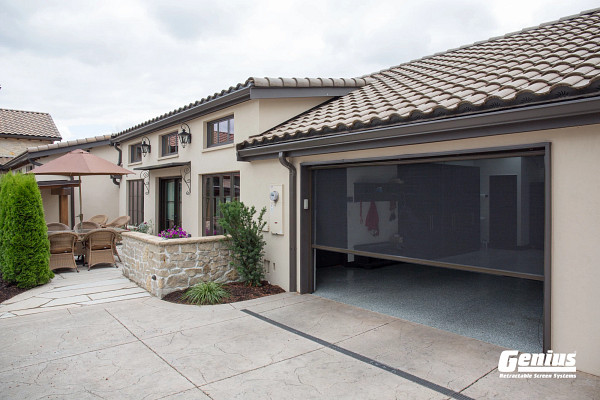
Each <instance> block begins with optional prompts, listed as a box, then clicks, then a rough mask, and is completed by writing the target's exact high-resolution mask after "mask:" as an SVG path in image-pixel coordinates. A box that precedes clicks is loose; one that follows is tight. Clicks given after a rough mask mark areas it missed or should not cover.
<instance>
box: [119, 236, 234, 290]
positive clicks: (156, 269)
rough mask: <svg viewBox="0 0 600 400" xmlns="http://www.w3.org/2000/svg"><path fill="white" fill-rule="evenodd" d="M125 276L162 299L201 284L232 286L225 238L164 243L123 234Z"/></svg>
mask: <svg viewBox="0 0 600 400" xmlns="http://www.w3.org/2000/svg"><path fill="white" fill-rule="evenodd" d="M122 235H123V248H122V250H121V252H120V253H121V258H122V260H123V275H125V276H126V277H127V278H129V279H131V280H132V281H133V282H135V283H137V284H138V285H140V286H141V287H143V288H145V289H146V290H148V292H150V293H152V294H153V295H155V296H157V297H159V298H162V297H163V296H166V295H167V294H169V293H171V292H174V291H176V290H181V289H186V288H188V287H190V286H193V285H195V284H196V283H198V282H200V281H216V282H222V283H226V282H233V281H236V280H237V279H238V275H237V272H236V271H235V270H234V269H233V268H232V267H231V266H230V265H229V262H230V257H229V250H227V248H225V246H224V244H223V243H222V241H223V239H226V237H225V236H209V237H190V238H179V239H163V238H160V237H157V236H152V235H148V234H145V233H140V232H124V233H123V234H122Z"/></svg>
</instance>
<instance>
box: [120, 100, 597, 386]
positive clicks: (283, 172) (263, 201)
mask: <svg viewBox="0 0 600 400" xmlns="http://www.w3.org/2000/svg"><path fill="white" fill-rule="evenodd" d="M320 101H321V100H316V99H288V100H286V99H283V100H282V99H277V100H260V101H259V100H252V101H248V102H245V103H242V104H239V105H237V106H234V107H231V108H229V109H226V110H222V111H219V112H215V113H213V114H210V115H206V116H203V117H201V118H197V119H194V120H192V121H188V122H187V123H188V124H189V126H190V128H191V131H192V136H193V142H192V144H191V145H188V146H187V147H186V148H181V147H180V148H179V153H178V155H177V156H175V157H171V158H163V159H161V158H159V157H158V154H159V136H160V135H162V134H166V133H170V132H175V131H176V130H178V128H179V125H177V126H172V127H169V128H166V129H162V130H160V131H156V132H153V133H152V134H149V135H146V136H147V137H149V138H150V140H151V144H152V152H151V154H149V155H147V156H146V157H144V158H143V159H142V162H141V163H138V164H131V163H129V162H128V158H129V153H128V150H129V148H128V145H130V144H134V143H137V142H139V141H140V139H136V140H130V141H128V142H125V143H123V144H122V145H121V148H122V149H123V155H124V166H125V167H126V168H129V169H132V168H134V167H136V166H142V165H156V164H160V163H168V162H187V161H191V185H192V187H191V194H190V195H186V194H185V191H186V190H187V187H186V185H185V184H184V185H183V192H184V193H183V195H182V214H183V215H182V221H183V227H184V229H186V230H187V231H188V232H190V233H192V235H194V236H196V235H201V233H202V232H201V229H200V227H201V218H202V215H201V214H202V201H201V197H202V193H201V178H202V175H204V174H212V173H223V172H231V171H240V175H241V200H242V201H244V202H245V203H247V204H250V205H254V206H256V207H257V208H262V207H267V209H268V208H269V198H268V194H269V188H270V185H272V184H277V185H283V191H282V193H281V196H282V197H281V199H280V201H281V202H282V203H281V204H283V207H284V216H283V224H284V234H283V235H274V234H272V233H271V232H266V233H265V238H266V240H267V247H266V255H265V259H266V260H267V261H266V262H265V267H266V268H267V279H269V280H270V281H271V282H273V283H275V284H278V285H280V286H281V287H283V288H284V289H286V290H289V242H288V238H289V214H288V212H289V209H288V205H289V198H288V197H287V196H288V193H289V192H288V190H289V186H288V176H289V175H288V170H287V169H286V168H284V167H283V166H282V165H281V164H280V163H279V161H278V160H276V159H272V160H264V161H253V162H238V161H236V154H235V148H234V146H233V145H226V146H222V147H217V148H210V149H209V148H206V146H205V141H204V138H205V137H206V122H208V121H211V120H214V119H218V118H220V117H224V116H228V115H232V114H233V115H234V117H235V123H236V128H235V142H236V143H239V142H240V141H242V140H244V139H246V138H247V137H249V136H251V135H254V134H257V133H260V132H262V131H264V130H266V129H268V128H270V127H272V126H275V125H276V124H278V123H281V122H283V121H285V120H287V119H288V118H290V117H292V116H293V115H295V114H298V113H299V112H302V111H303V110H306V109H308V108H310V107H313V106H314V105H317V104H318V103H319V102H320ZM542 142H549V143H551V188H552V189H551V195H552V212H551V218H552V246H551V247H552V248H551V260H552V264H551V268H552V272H551V273H552V275H551V279H552V296H551V305H552V326H551V334H552V349H553V350H554V351H556V352H573V351H577V367H578V369H579V370H582V371H585V372H589V373H592V374H597V375H600V347H599V346H598V345H597V338H598V337H600V309H599V308H598V307H597V304H598V303H600V290H598V288H599V287H600V268H597V265H598V261H597V260H600V246H598V243H597V242H598V239H599V238H600V209H599V208H598V199H600V183H599V180H598V178H597V176H596V174H597V171H599V170H600V157H599V156H598V155H599V154H600V126H598V125H589V126H581V127H572V128H563V129H555V130H544V131H536V132H527V133H517V134H508V135H497V136H490V137H483V138H475V139H466V140H456V141H448V142H437V143H430V144H422V145H409V146H401V147H389V148H381V149H374V150H364V151H353V152H344V153H333V154H328V155H318V156H307V157H300V158H295V159H292V160H291V161H292V162H293V164H294V165H295V166H296V168H297V169H298V171H300V164H301V163H304V162H315V161H334V160H342V159H345V160H351V159H364V158H377V157H386V156H395V155H404V154H420V153H435V152H447V151H454V150H456V151H459V150H460V151H463V150H468V149H480V148H490V147H503V146H512V145H522V144H532V143H542ZM180 174H181V172H180V168H171V169H160V170H154V171H151V173H150V194H149V195H147V196H145V218H146V219H152V220H153V221H154V222H156V221H157V217H158V210H157V207H156V204H157V199H158V179H159V178H161V177H168V176H180ZM136 178H137V179H139V175H138V176H135V177H134V176H129V177H127V178H126V179H136ZM126 195H127V193H126V185H124V184H122V185H121V188H120V194H119V196H120V197H119V204H120V206H119V207H120V209H119V211H120V214H124V213H126V210H127V209H126V207H127V198H126ZM297 204H298V205H299V206H300V205H301V204H302V199H301V197H300V193H298V198H297ZM299 215H300V207H298V218H299ZM267 218H268V213H267ZM298 220H299V219H298ZM299 229H300V227H298V236H299ZM297 246H298V249H299V246H300V242H299V241H298V243H297ZM299 254H300V252H299V251H298V260H297V263H298V264H299V261H300V260H299V257H300V256H299ZM297 281H298V282H299V281H300V272H299V271H298V279H297Z"/></svg>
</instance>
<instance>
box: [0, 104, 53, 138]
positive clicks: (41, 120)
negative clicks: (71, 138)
mask: <svg viewBox="0 0 600 400" xmlns="http://www.w3.org/2000/svg"><path fill="white" fill-rule="evenodd" d="M0 134H2V135H23V136H34V137H43V138H56V139H58V140H60V139H61V137H60V133H59V132H58V129H56V125H55V124H54V121H53V120H52V117H51V116H50V114H48V113H41V112H34V111H21V110H7V109H4V108H0Z"/></svg>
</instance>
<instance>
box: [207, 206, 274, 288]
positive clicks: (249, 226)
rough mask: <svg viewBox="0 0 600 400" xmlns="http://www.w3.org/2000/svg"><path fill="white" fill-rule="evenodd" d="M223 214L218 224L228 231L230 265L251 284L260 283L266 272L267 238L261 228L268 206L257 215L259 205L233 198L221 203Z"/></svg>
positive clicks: (220, 209) (220, 208) (257, 284)
mask: <svg viewBox="0 0 600 400" xmlns="http://www.w3.org/2000/svg"><path fill="white" fill-rule="evenodd" d="M219 211H220V215H221V216H220V217H219V221H218V224H219V225H220V226H222V227H223V229H224V230H225V232H226V233H227V235H229V236H230V239H229V240H226V241H225V243H226V246H227V247H228V248H229V250H230V251H231V265H232V266H233V267H235V268H236V270H237V272H238V274H239V275H240V279H241V280H242V282H245V283H246V284H247V285H249V286H260V282H261V281H262V280H263V278H264V276H265V272H264V269H263V264H262V259H263V256H264V254H265V253H264V248H265V244H266V242H265V239H264V238H263V234H262V230H263V228H264V227H265V224H266V221H263V217H264V215H265V212H267V209H266V208H263V209H262V210H261V211H260V213H259V214H258V219H254V214H256V209H255V208H254V206H252V207H247V206H246V205H244V203H242V202H239V201H233V202H231V203H223V204H221V205H220V206H219Z"/></svg>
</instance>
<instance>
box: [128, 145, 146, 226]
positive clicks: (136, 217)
mask: <svg viewBox="0 0 600 400" xmlns="http://www.w3.org/2000/svg"><path fill="white" fill-rule="evenodd" d="M132 147H133V146H132ZM127 215H129V216H130V217H131V224H132V225H139V224H141V223H142V222H144V180H143V179H134V180H130V181H127Z"/></svg>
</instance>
